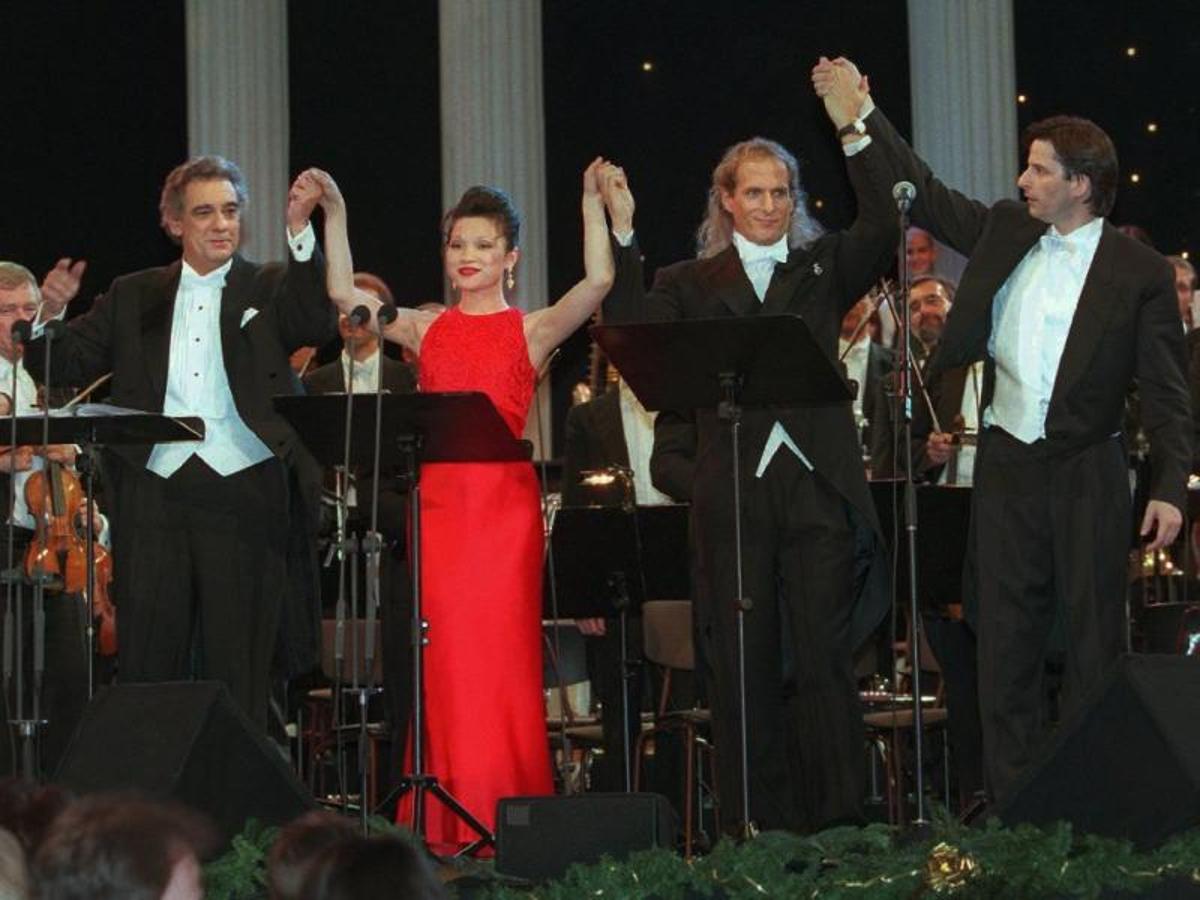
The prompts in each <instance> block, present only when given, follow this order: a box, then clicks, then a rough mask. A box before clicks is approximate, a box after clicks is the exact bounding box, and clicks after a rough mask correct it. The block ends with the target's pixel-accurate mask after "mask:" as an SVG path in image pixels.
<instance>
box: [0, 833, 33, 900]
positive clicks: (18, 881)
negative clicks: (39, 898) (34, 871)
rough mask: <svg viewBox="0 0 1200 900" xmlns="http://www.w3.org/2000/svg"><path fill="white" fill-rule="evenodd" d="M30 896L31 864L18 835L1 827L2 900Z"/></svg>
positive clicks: (15, 899)
mask: <svg viewBox="0 0 1200 900" xmlns="http://www.w3.org/2000/svg"><path fill="white" fill-rule="evenodd" d="M27 897H29V864H28V862H27V861H26V859H25V848H24V847H22V846H21V842H20V841H19V840H17V838H16V835H14V834H13V833H12V832H11V831H8V830H7V829H4V828H0V900H26V898H27Z"/></svg>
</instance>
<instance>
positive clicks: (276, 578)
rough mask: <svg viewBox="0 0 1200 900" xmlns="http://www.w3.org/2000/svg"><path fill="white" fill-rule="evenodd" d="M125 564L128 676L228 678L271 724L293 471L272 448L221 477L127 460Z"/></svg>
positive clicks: (248, 707)
mask: <svg viewBox="0 0 1200 900" xmlns="http://www.w3.org/2000/svg"><path fill="white" fill-rule="evenodd" d="M117 490H118V492H119V501H118V504H117V506H116V508H115V510H114V512H115V513H116V518H115V520H114V522H113V534H114V540H115V546H114V563H115V580H116V588H117V608H118V615H119V617H120V624H119V627H118V640H119V644H120V659H121V662H120V666H121V669H120V673H121V680H122V681H124V682H147V681H150V682H153V681H180V680H191V679H197V680H211V681H221V682H224V684H225V685H226V686H227V687H228V688H229V691H230V693H231V695H232V696H233V699H234V702H236V703H237V704H238V706H240V707H241V708H242V710H243V711H244V712H245V713H246V714H247V715H248V716H249V717H250V718H251V720H252V721H254V722H255V723H257V724H258V725H259V726H260V727H262V728H265V727H266V722H267V697H268V693H269V689H270V682H269V674H270V667H271V660H272V654H273V651H274V648H275V640H276V632H277V630H278V627H279V615H280V608H281V604H282V600H283V595H284V592H285V590H286V588H287V580H286V571H285V567H286V563H285V560H286V552H287V530H288V494H287V479H286V476H285V470H284V467H283V464H282V463H281V462H280V461H279V460H277V459H275V458H271V459H268V460H265V461H264V462H261V463H259V464H258V465H255V466H252V467H250V468H248V469H244V470H243V471H241V472H236V473H234V474H233V475H230V476H228V477H222V476H221V475H219V474H217V473H216V472H215V471H213V470H212V469H211V468H210V467H209V466H208V465H207V464H206V463H204V462H203V461H202V460H201V459H200V458H199V457H198V456H192V457H191V458H190V459H189V460H188V461H187V462H186V463H184V465H183V466H182V467H181V468H180V469H179V470H178V471H177V472H175V473H174V474H173V475H172V476H171V477H170V478H167V479H163V478H161V477H159V476H158V475H155V474H154V473H152V472H150V471H148V470H145V469H135V468H133V467H131V466H128V465H124V464H122V465H121V469H120V476H119V481H118V485H117Z"/></svg>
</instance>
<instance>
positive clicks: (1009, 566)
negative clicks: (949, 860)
mask: <svg viewBox="0 0 1200 900" xmlns="http://www.w3.org/2000/svg"><path fill="white" fill-rule="evenodd" d="M972 512H973V515H972V526H971V527H972V546H973V549H974V553H975V556H976V563H977V568H978V580H979V581H978V591H979V610H978V627H977V629H976V634H977V637H978V651H979V706H980V714H981V716H982V725H983V754H984V775H985V778H986V781H987V789H988V791H989V792H990V793H991V794H992V796H993V797H996V796H1001V795H1003V794H1004V792H1005V790H1006V789H1007V788H1008V787H1009V785H1010V784H1011V783H1012V781H1013V779H1014V778H1015V777H1016V775H1017V773H1018V772H1020V771H1021V769H1022V768H1024V767H1025V766H1026V765H1027V764H1028V763H1029V761H1030V759H1031V757H1032V756H1033V754H1034V752H1035V751H1036V749H1037V746H1038V744H1039V743H1040V742H1041V740H1042V739H1043V737H1044V736H1045V734H1046V730H1047V724H1046V721H1045V703H1044V702H1043V697H1044V690H1043V684H1042V680H1043V673H1044V669H1045V660H1046V651H1047V647H1048V644H1049V640H1050V635H1051V631H1052V629H1053V627H1054V624H1055V620H1056V618H1057V617H1061V620H1062V622H1063V625H1064V632H1065V638H1066V656H1065V668H1064V673H1063V706H1062V710H1063V712H1064V713H1065V712H1067V711H1069V710H1070V709H1071V708H1072V706H1073V705H1074V704H1076V703H1078V701H1079V699H1080V696H1081V695H1082V694H1084V693H1086V692H1087V690H1088V689H1089V688H1090V687H1091V686H1093V685H1095V684H1096V683H1097V682H1098V681H1099V680H1100V679H1101V678H1102V676H1103V675H1104V673H1105V671H1106V670H1107V669H1108V667H1109V666H1110V665H1111V664H1112V663H1113V661H1114V660H1115V659H1116V658H1117V656H1118V654H1119V653H1120V650H1121V633H1122V627H1123V617H1124V599H1125V572H1126V554H1127V551H1128V549H1129V523H1130V516H1131V514H1132V513H1131V507H1130V493H1129V476H1128V472H1127V468H1126V462H1125V451H1124V447H1123V446H1122V443H1121V441H1120V440H1118V439H1116V438H1113V439H1111V440H1106V441H1102V442H1101V443H1098V444H1093V445H1092V446H1090V447H1087V448H1085V449H1084V450H1081V451H1079V452H1077V453H1074V454H1071V455H1068V456H1062V455H1056V454H1053V453H1051V452H1050V451H1049V450H1048V449H1047V447H1046V445H1045V442H1044V441H1039V442H1037V443H1036V444H1033V445H1029V444H1024V443H1022V442H1020V441H1018V440H1016V439H1015V438H1013V437H1012V436H1011V435H1009V434H1007V433H1006V432H1004V431H1002V430H1000V429H996V428H992V429H988V430H987V431H985V432H984V433H983V436H982V438H981V440H980V444H979V453H978V456H977V457H976V461H975V494H974V506H973V509H972Z"/></svg>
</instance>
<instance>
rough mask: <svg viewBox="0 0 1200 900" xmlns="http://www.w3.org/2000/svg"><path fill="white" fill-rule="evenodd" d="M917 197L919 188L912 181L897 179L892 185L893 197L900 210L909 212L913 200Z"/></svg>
mask: <svg viewBox="0 0 1200 900" xmlns="http://www.w3.org/2000/svg"><path fill="white" fill-rule="evenodd" d="M916 198H917V189H916V188H915V187H914V186H913V183H912V182H911V181H897V182H896V183H895V184H894V185H892V199H893V200H895V201H896V206H897V207H899V209H900V212H908V210H909V207H911V206H912V202H913V200H915V199H916Z"/></svg>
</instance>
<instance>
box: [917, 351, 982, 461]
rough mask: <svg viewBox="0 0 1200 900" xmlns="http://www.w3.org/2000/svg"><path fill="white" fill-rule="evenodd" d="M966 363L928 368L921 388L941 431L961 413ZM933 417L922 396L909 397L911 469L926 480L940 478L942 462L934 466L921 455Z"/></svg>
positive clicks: (965, 379) (965, 384) (952, 425)
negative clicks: (927, 397)
mask: <svg viewBox="0 0 1200 900" xmlns="http://www.w3.org/2000/svg"><path fill="white" fill-rule="evenodd" d="M970 371H971V370H970V367H969V366H957V367H955V368H953V369H942V370H940V371H931V372H930V373H928V375H927V376H926V381H925V388H926V390H927V391H928V392H929V402H930V403H931V404H932V405H933V411H934V412H935V413H936V414H937V424H938V425H940V426H941V427H942V430H943V431H953V430H954V419H955V417H956V416H958V415H960V414H961V413H962V402H963V395H964V393H965V391H966V388H967V377H968V374H969V373H970ZM934 430H935V429H934V427H933V418H932V417H931V416H930V414H929V406H928V405H927V404H926V402H925V398H923V397H918V398H914V399H913V427H912V436H913V468H914V469H915V470H916V472H917V475H918V476H920V477H922V478H924V479H925V480H926V481H933V482H936V481H937V480H938V478H940V477H941V474H942V469H943V468H945V466H944V465H935V464H934V463H932V462H930V460H929V458H928V457H927V456H926V455H925V442H926V440H928V438H929V435H930V434H931V433H932V432H933V431H934Z"/></svg>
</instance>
